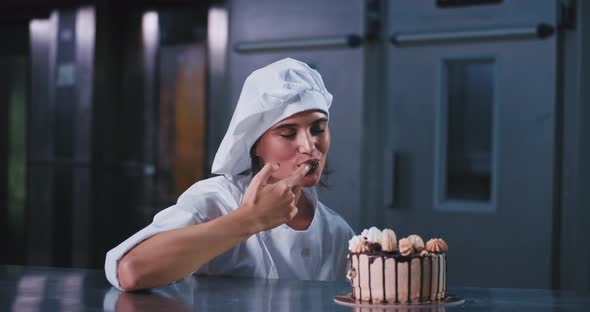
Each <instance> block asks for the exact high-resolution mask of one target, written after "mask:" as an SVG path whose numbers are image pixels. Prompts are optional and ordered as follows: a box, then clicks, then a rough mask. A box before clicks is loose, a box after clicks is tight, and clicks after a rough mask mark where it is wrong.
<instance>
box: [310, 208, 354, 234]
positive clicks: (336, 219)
mask: <svg viewBox="0 0 590 312" xmlns="http://www.w3.org/2000/svg"><path fill="white" fill-rule="evenodd" d="M318 208H319V209H321V210H322V213H324V214H325V215H326V217H327V218H328V219H329V220H330V223H331V224H335V223H338V224H339V226H341V227H342V228H343V229H344V230H345V231H347V232H349V233H346V234H350V233H352V235H354V231H353V229H352V228H351V227H350V225H349V224H348V222H346V220H345V219H344V218H343V217H342V216H341V215H340V214H339V213H337V212H336V211H334V210H332V209H330V208H328V206H326V205H324V204H323V203H322V202H320V201H318Z"/></svg>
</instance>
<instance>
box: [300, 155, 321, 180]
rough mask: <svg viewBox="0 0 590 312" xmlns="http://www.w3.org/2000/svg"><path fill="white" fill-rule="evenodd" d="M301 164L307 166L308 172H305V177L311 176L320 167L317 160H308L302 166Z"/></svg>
mask: <svg viewBox="0 0 590 312" xmlns="http://www.w3.org/2000/svg"><path fill="white" fill-rule="evenodd" d="M303 164H307V165H309V171H307V173H306V174H305V176H311V175H313V174H314V173H315V172H316V170H317V168H318V167H319V166H320V161H319V160H317V159H310V160H308V161H306V162H304V163H302V165H303Z"/></svg>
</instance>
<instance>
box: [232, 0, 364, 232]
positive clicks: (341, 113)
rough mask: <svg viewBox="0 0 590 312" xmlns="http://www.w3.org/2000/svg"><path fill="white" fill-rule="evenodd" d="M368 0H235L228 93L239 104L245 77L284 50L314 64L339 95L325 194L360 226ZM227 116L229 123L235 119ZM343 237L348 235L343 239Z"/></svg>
mask: <svg viewBox="0 0 590 312" xmlns="http://www.w3.org/2000/svg"><path fill="white" fill-rule="evenodd" d="M363 6H364V3H363V2H362V1H354V0H353V1H340V0H331V1H321V2H317V1H311V0H305V1H298V2H284V1H232V2H231V7H230V12H231V14H230V27H231V28H230V34H232V37H231V38H230V52H229V70H230V72H229V77H230V96H229V107H230V109H228V111H230V112H231V111H233V108H234V107H235V104H236V103H237V100H238V97H239V94H240V91H241V88H242V85H243V83H244V80H245V78H246V77H247V76H248V75H249V74H250V73H251V72H252V71H254V70H255V69H258V68H260V67H262V66H265V65H267V64H270V63H272V62H274V61H276V60H279V59H282V58H284V57H292V58H295V59H298V60H301V61H303V62H306V63H308V64H310V65H311V66H312V67H315V68H316V69H317V70H318V71H319V72H320V73H321V75H322V77H323V79H324V82H325V84H326V87H327V88H328V90H329V91H330V92H331V93H332V94H334V100H333V104H332V108H331V110H330V130H331V138H332V145H331V149H330V153H329V155H328V166H329V168H330V170H331V171H332V174H331V175H330V176H329V178H328V180H327V182H328V185H329V188H321V187H320V188H319V192H320V200H321V201H322V202H323V203H324V204H326V205H327V206H328V207H330V208H331V209H333V210H335V211H337V212H338V213H340V214H341V215H343V216H344V218H345V219H346V220H347V221H348V222H349V223H350V224H351V225H352V226H353V227H359V226H360V209H361V203H360V176H361V164H360V159H361V152H362V150H361V146H362V136H363V124H362V118H363V105H362V99H363V61H364V60H363V48H362V46H361V47H358V46H357V44H358V42H355V40H356V39H358V38H357V37H356V36H359V35H362V34H363V27H364V26H363V13H362V12H363V10H364V7H363ZM230 117H231V115H230V116H228V124H229V118H230ZM343 243H345V242H343Z"/></svg>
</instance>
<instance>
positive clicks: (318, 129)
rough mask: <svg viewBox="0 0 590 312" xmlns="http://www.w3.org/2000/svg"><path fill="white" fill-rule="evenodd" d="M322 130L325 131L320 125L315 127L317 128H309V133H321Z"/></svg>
mask: <svg viewBox="0 0 590 312" xmlns="http://www.w3.org/2000/svg"><path fill="white" fill-rule="evenodd" d="M324 131H325V129H324V128H320V127H317V128H311V133H312V134H320V133H322V132H324Z"/></svg>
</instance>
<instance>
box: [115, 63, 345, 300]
mask: <svg viewBox="0 0 590 312" xmlns="http://www.w3.org/2000/svg"><path fill="white" fill-rule="evenodd" d="M331 102H332V95H331V94H330V93H329V92H328V91H327V90H326V88H325V86H324V83H323V81H322V78H321V76H320V75H319V73H318V72H317V71H315V70H314V69H311V68H310V67H309V66H307V65H306V64H305V63H302V62H299V61H296V60H293V59H289V58H287V59H283V60H280V61H277V62H275V63H272V64H270V65H268V66H266V67H264V68H261V69H259V70H257V71H255V72H253V73H252V74H251V75H250V76H249V77H248V78H247V79H246V81H245V82H244V86H243V88H242V93H241V95H240V99H239V100H238V104H237V106H236V109H235V112H234V115H233V117H232V120H231V122H230V125H229V129H228V131H227V133H226V135H225V137H224V138H223V141H222V142H221V145H220V147H219V150H218V151H217V154H216V156H215V160H214V162H213V168H212V172H213V173H214V174H220V175H221V176H217V177H214V178H210V179H207V180H203V181H200V182H198V183H196V184H194V185H193V186H191V187H190V188H189V189H188V190H187V191H186V192H185V193H183V194H182V195H181V196H180V197H179V199H178V202H177V203H176V204H175V205H174V206H172V207H169V208H167V209H165V210H163V211H161V212H159V213H158V214H157V215H156V216H155V217H154V220H153V222H152V224H150V225H148V226H147V227H145V228H144V229H142V230H141V231H139V232H138V233H136V234H135V235H133V236H131V237H130V238H129V239H127V240H126V241H124V242H123V243H121V244H120V245H119V246H117V247H115V248H114V249H112V250H110V251H109V252H108V253H107V257H106V261H105V272H106V275H107V278H108V280H109V281H110V282H111V284H113V285H114V286H115V287H117V288H119V289H122V290H135V289H142V288H153V287H158V286H162V285H166V284H169V283H172V282H174V281H177V280H179V279H181V278H183V277H185V276H187V275H189V274H190V273H192V272H195V271H196V272H197V273H200V274H209V275H234V276H252V277H262V278H291V279H318V280H333V279H340V278H343V277H344V274H345V272H344V270H345V266H346V257H345V255H346V252H347V250H346V247H347V246H346V242H347V241H348V240H349V239H350V237H352V236H354V232H353V231H352V229H351V228H350V226H349V225H348V224H347V223H346V221H344V219H342V218H341V217H340V216H339V215H338V214H336V213H335V212H334V211H332V210H330V209H328V208H327V207H326V206H324V205H323V204H322V203H320V202H319V201H318V198H317V193H316V191H315V186H316V185H317V184H318V183H319V182H320V177H321V175H322V171H323V169H324V166H325V163H326V157H327V153H328V150H329V149H330V130H329V127H328V117H329V114H328V109H329V107H330V105H331ZM248 170H250V173H247V172H248Z"/></svg>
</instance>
